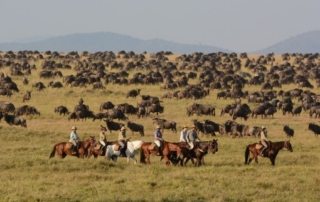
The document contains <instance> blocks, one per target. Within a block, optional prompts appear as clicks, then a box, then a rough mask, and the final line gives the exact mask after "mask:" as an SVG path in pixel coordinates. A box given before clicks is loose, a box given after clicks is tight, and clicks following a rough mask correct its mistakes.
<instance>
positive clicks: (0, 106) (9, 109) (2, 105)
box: [0, 101, 16, 113]
mask: <svg viewBox="0 0 320 202" xmlns="http://www.w3.org/2000/svg"><path fill="white" fill-rule="evenodd" d="M15 110H16V108H15V106H14V105H13V104H12V103H11V102H5V101H0V112H3V113H13V112H14V111H15Z"/></svg>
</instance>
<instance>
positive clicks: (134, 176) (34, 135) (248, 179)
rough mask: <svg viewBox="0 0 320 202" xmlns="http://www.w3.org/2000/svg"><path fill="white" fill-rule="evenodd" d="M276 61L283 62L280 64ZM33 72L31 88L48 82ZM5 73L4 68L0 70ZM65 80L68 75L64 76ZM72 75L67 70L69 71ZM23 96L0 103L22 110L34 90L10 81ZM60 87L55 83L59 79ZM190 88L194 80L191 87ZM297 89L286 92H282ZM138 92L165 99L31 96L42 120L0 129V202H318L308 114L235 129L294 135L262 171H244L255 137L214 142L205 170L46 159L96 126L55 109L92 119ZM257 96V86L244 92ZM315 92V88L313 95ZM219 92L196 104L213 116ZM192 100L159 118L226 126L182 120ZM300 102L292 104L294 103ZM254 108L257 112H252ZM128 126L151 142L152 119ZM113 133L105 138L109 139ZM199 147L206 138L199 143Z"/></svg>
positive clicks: (318, 160) (314, 141) (170, 106)
mask: <svg viewBox="0 0 320 202" xmlns="http://www.w3.org/2000/svg"><path fill="white" fill-rule="evenodd" d="M278 60H279V61H278V62H281V61H280V59H279V58H278ZM36 65H37V67H38V70H37V71H34V72H33V73H32V75H31V76H30V77H29V79H30V81H31V84H32V83H34V82H35V81H38V80H41V81H43V82H44V83H45V84H47V83H48V82H49V81H51V79H48V80H47V79H40V78H39V76H38V75H39V74H38V72H39V70H40V65H41V64H40V62H37V63H36ZM2 71H4V72H7V71H8V69H7V68H5V69H2ZM63 73H64V74H67V73H66V72H65V71H63ZM68 73H70V71H68ZM13 79H14V81H15V82H16V83H17V84H18V86H19V89H20V93H18V94H15V95H14V96H12V97H11V98H6V97H1V100H8V101H10V102H13V103H14V104H15V106H21V105H22V104H23V103H22V96H23V94H24V92H25V91H26V90H31V89H32V88H31V84H29V85H27V86H23V85H22V78H21V77H13ZM56 80H59V79H56ZM193 82H195V81H193ZM294 87H296V86H294V85H290V86H283V89H284V90H289V89H292V88H294ZM132 88H141V92H142V94H150V95H154V96H162V95H163V94H164V91H163V90H161V89H160V87H159V86H158V85H130V86H121V85H107V86H106V89H105V90H92V89H91V87H88V88H71V87H65V88H63V89H49V88H47V89H46V90H44V91H43V92H37V91H35V90H33V91H32V99H31V100H30V101H29V102H28V103H27V104H29V105H31V106H35V107H37V109H38V110H39V111H40V112H41V116H39V117H37V116H34V117H28V118H27V124H28V128H27V129H24V128H20V127H15V126H14V127H10V126H8V125H7V124H6V123H5V122H4V121H2V122H1V123H0V127H1V128H0V145H1V152H0V201H319V200H320V194H319V193H320V186H319V184H320V175H319V171H320V154H319V153H320V139H319V138H317V137H315V136H314V135H313V134H312V133H311V132H309V131H308V130H307V123H309V122H311V121H312V122H318V121H317V120H315V119H310V118H309V117H308V114H307V113H305V112H304V113H302V115H301V116H300V117H291V116H290V115H286V116H283V115H282V113H280V112H278V113H276V114H275V117H274V118H267V119H261V118H258V119H251V118H250V119H249V120H248V121H246V122H244V121H242V120H237V121H238V122H241V123H245V124H248V125H264V126H266V127H267V128H268V131H269V132H268V135H269V137H270V139H271V140H273V141H279V140H285V139H286V137H285V135H284V133H283V131H282V127H283V125H284V124H289V125H290V126H292V127H293V128H294V129H295V137H294V138H292V140H291V142H292V145H293V150H294V152H293V153H290V152H288V151H281V152H280V153H279V155H278V158H277V160H276V166H275V167H273V166H271V164H270V161H269V160H268V159H259V160H260V161H259V164H255V163H252V164H251V165H249V166H245V165H244V149H245V146H246V145H247V144H249V143H253V142H256V141H257V139H255V138H253V137H245V138H231V137H229V136H219V135H218V137H217V138H218V141H219V151H218V152H217V153H216V154H214V155H212V154H209V155H208V156H206V158H205V161H206V165H205V166H202V167H199V168H195V167H193V166H192V165H189V166H187V167H174V166H169V167H167V166H165V165H164V163H163V162H160V161H159V158H157V157H152V164H151V165H141V164H138V165H133V164H132V163H130V164H127V163H126V161H125V159H119V161H118V162H117V163H113V162H108V161H106V160H105V159H104V158H98V159H83V160H82V159H76V158H73V157H67V158H65V159H63V160H62V159H58V158H54V159H50V160H49V159H48V157H49V154H50V152H51V149H52V146H53V145H54V144H55V143H57V142H61V141H66V140H67V139H68V136H69V131H70V128H71V126H72V125H76V126H77V127H78V128H79V131H78V132H79V134H80V137H81V138H83V139H84V138H86V137H88V136H90V135H95V136H97V135H98V133H99V125H100V124H103V122H100V121H95V122H93V121H91V120H89V121H84V122H81V121H80V122H73V121H68V120H67V118H66V117H61V116H58V115H57V114H54V112H53V110H54V108H55V107H56V106H58V105H65V106H67V107H68V108H69V109H73V107H74V106H75V105H76V104H77V102H78V100H79V99H80V97H82V98H83V99H84V101H85V104H88V105H89V106H90V109H91V110H93V111H95V112H97V111H98V109H99V105H100V104H101V103H102V102H104V101H112V102H113V103H117V104H119V103H123V102H128V103H131V104H134V105H135V104H136V103H137V100H138V99H139V98H137V99H133V98H130V99H126V98H125V95H126V92H127V91H128V90H129V89H132ZM247 89H248V90H250V91H252V90H259V89H260V87H247ZM315 91H316V92H317V93H319V90H318V89H315ZM216 93H217V91H211V94H210V96H208V97H206V98H204V99H202V100H199V101H198V102H200V103H210V104H214V105H215V106H216V108H217V112H218V113H217V114H219V113H220V109H221V108H222V107H223V106H224V105H226V104H227V103H230V102H233V101H232V100H217V99H216ZM193 102H194V100H175V99H172V100H170V99H164V100H163V105H164V106H165V112H164V114H163V115H161V117H164V118H166V119H169V120H175V121H176V122H177V123H178V128H179V129H180V127H181V126H182V125H184V124H189V125H191V120H192V119H195V118H197V119H199V120H203V119H207V118H209V119H212V120H214V121H216V122H219V123H223V122H225V121H226V120H228V119H230V117H229V116H227V115H225V116H223V117H220V116H216V117H207V116H202V117H196V116H193V117H190V118H189V117H187V116H186V113H185V108H186V106H188V105H189V104H192V103H193ZM294 102H297V100H294ZM251 106H252V107H253V106H254V105H251ZM129 119H130V120H133V121H135V122H138V123H141V124H143V125H144V126H145V134H146V136H145V137H143V138H141V137H140V136H139V135H138V134H136V135H134V136H132V135H131V134H130V132H129V133H128V134H129V136H131V137H132V139H143V140H147V141H150V140H152V131H153V125H152V120H151V119H150V118H144V119H137V118H136V117H135V116H129ZM178 136H179V135H178V133H176V134H175V133H172V132H168V131H166V132H165V133H164V137H165V139H166V140H168V141H178ZM116 137H117V133H113V134H111V135H109V137H108V139H110V140H113V139H115V138H116ZM201 138H202V139H204V140H209V139H211V137H206V136H202V137H201Z"/></svg>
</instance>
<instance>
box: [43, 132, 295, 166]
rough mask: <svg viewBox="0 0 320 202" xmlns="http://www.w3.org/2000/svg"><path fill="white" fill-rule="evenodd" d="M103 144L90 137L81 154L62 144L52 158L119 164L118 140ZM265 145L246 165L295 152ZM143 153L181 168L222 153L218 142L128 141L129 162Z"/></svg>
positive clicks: (249, 154)
mask: <svg viewBox="0 0 320 202" xmlns="http://www.w3.org/2000/svg"><path fill="white" fill-rule="evenodd" d="M100 147H101V145H100V144H99V143H98V142H97V141H96V139H95V137H94V136H90V137H89V138H88V139H86V140H84V141H80V142H79V145H78V148H77V152H76V153H72V150H71V148H72V143H70V142H61V143H58V144H55V145H54V146H53V149H52V152H51V153H50V156H49V158H52V157H54V156H55V155H57V156H59V157H60V158H65V157H66V156H76V157H78V158H90V157H92V156H93V157H94V158H97V157H98V156H104V157H105V158H106V159H108V160H113V161H117V158H118V157H121V155H120V150H119V144H118V141H108V142H106V147H104V148H103V149H100ZM261 149H262V146H261V143H253V144H249V145H247V146H246V149H245V164H250V162H251V161H252V160H253V159H254V160H255V162H256V163H258V156H261V157H267V158H269V159H270V161H271V163H272V165H275V159H276V157H277V155H278V153H279V151H280V150H281V149H286V150H289V151H291V152H292V151H293V149H292V145H291V143H290V141H280V142H271V141H269V142H268V149H266V150H265V151H264V152H263V154H261ZM138 150H140V163H143V164H150V163H151V161H150V157H151V155H154V156H160V157H161V160H164V162H165V164H166V165H170V164H173V165H181V166H185V165H186V164H187V163H188V161H190V160H191V161H192V163H193V164H194V165H195V166H201V165H203V164H204V156H205V155H206V154H208V153H212V154H214V153H216V152H217V151H218V140H217V139H213V140H211V141H201V142H197V143H196V144H195V147H194V149H192V150H190V149H189V146H188V144H187V143H186V142H167V141H164V142H163V144H162V146H161V149H160V152H159V153H158V151H157V150H156V149H155V147H154V143H153V142H144V141H141V140H134V141H127V148H126V151H125V154H126V156H125V157H126V158H127V162H128V163H129V161H130V159H131V160H133V161H134V163H135V164H136V163H137V159H136V158H135V154H136V153H137V151H138Z"/></svg>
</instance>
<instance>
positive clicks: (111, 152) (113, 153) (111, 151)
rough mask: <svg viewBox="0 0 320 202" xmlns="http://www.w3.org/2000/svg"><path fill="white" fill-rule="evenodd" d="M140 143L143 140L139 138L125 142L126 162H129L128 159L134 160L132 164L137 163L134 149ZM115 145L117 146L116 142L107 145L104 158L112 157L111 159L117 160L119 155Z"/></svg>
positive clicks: (137, 147) (138, 146)
mask: <svg viewBox="0 0 320 202" xmlns="http://www.w3.org/2000/svg"><path fill="white" fill-rule="evenodd" d="M142 143H143V141H141V140H135V141H128V142H127V149H126V156H127V162H128V163H129V162H130V159H132V160H133V161H134V164H136V163H137V159H136V158H135V151H136V150H138V149H140V148H141V145H142ZM115 147H117V145H116V144H113V145H108V146H107V150H106V159H108V160H110V159H112V160H113V161H117V158H118V157H119V156H120V151H119V150H115Z"/></svg>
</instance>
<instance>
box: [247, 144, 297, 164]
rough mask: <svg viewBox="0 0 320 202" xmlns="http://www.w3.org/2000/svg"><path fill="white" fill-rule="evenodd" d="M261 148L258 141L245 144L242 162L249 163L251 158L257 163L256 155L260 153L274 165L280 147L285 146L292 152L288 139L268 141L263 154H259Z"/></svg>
mask: <svg viewBox="0 0 320 202" xmlns="http://www.w3.org/2000/svg"><path fill="white" fill-rule="evenodd" d="M261 148H262V144H261V143H260V142H259V143H253V144H249V145H247V147H246V150H245V161H244V164H247V165H248V164H250V163H251V161H252V160H253V159H254V160H255V161H256V163H258V156H259V155H260V156H262V157H267V158H269V159H270V161H271V163H272V165H273V166H274V165H275V160H276V157H277V155H278V152H279V151H280V150H281V149H283V148H285V149H287V150H289V151H290V152H293V149H292V146H291V143H290V141H280V142H271V141H268V148H267V149H265V151H264V152H263V153H264V154H263V155H261V154H260V153H261V152H260V150H261ZM250 154H251V157H250V158H249V155H250Z"/></svg>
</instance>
